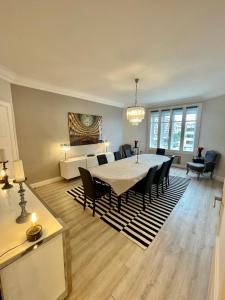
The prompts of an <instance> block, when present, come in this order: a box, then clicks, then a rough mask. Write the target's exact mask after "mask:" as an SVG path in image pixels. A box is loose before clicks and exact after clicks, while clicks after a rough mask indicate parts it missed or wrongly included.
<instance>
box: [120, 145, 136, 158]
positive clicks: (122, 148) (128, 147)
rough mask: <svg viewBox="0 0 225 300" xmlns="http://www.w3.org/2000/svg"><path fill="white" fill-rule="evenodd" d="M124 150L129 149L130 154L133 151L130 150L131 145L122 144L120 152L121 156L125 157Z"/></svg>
mask: <svg viewBox="0 0 225 300" xmlns="http://www.w3.org/2000/svg"><path fill="white" fill-rule="evenodd" d="M125 150H130V153H131V155H133V154H134V152H133V151H132V146H131V145H130V144H124V145H122V146H121V152H122V155H123V157H126V154H125Z"/></svg>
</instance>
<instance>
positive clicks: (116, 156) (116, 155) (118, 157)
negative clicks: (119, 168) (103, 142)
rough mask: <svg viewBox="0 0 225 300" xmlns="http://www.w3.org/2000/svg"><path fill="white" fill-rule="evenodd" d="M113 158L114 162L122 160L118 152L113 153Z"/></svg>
mask: <svg viewBox="0 0 225 300" xmlns="http://www.w3.org/2000/svg"><path fill="white" fill-rule="evenodd" d="M114 157H115V160H120V159H122V156H121V153H120V151H116V152H114Z"/></svg>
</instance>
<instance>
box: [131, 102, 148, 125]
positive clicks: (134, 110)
mask: <svg viewBox="0 0 225 300" xmlns="http://www.w3.org/2000/svg"><path fill="white" fill-rule="evenodd" d="M144 117H145V109H144V107H142V106H132V107H128V108H127V120H128V121H129V122H130V123H131V124H132V125H138V124H139V123H141V122H142V120H143V119H144Z"/></svg>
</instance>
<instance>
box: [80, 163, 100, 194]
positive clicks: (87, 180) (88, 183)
mask: <svg viewBox="0 0 225 300" xmlns="http://www.w3.org/2000/svg"><path fill="white" fill-rule="evenodd" d="M78 169H79V172H80V176H81V180H82V183H83V187H84V194H85V195H86V196H87V197H90V198H91V199H95V198H96V188H95V183H94V180H93V178H92V176H91V173H90V172H89V171H88V170H87V169H84V168H81V167H79V168H78Z"/></svg>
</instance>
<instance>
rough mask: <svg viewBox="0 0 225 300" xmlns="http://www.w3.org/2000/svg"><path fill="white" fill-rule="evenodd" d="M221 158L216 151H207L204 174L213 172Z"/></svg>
mask: <svg viewBox="0 0 225 300" xmlns="http://www.w3.org/2000/svg"><path fill="white" fill-rule="evenodd" d="M218 158H219V153H218V152H216V151H214V150H209V151H206V154H205V169H204V172H205V173H207V172H213V171H214V169H215V166H216V163H217V160H218Z"/></svg>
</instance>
